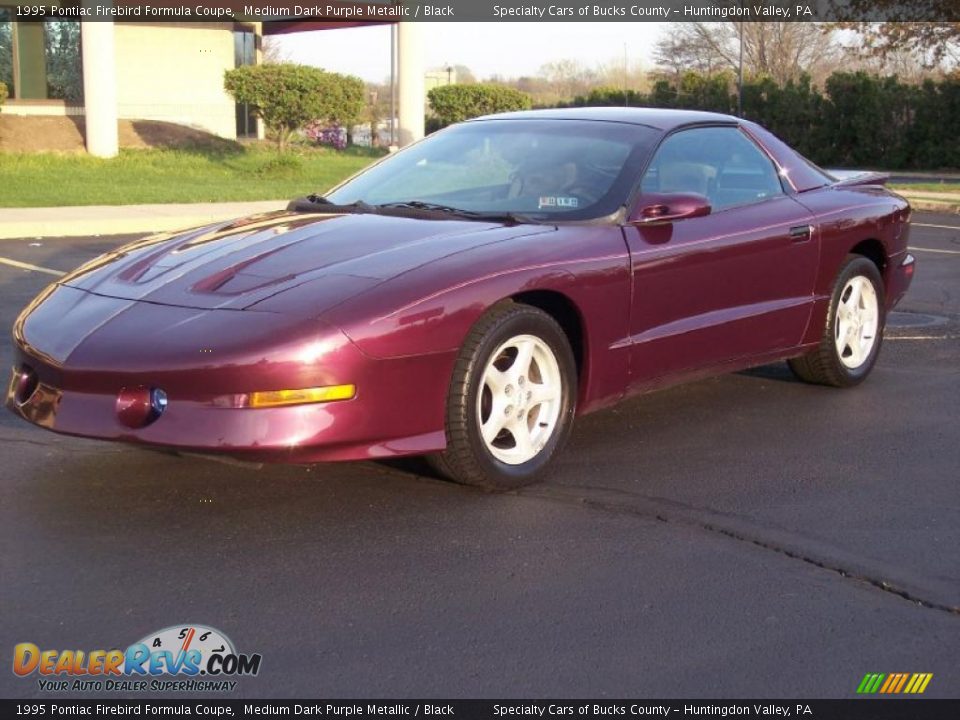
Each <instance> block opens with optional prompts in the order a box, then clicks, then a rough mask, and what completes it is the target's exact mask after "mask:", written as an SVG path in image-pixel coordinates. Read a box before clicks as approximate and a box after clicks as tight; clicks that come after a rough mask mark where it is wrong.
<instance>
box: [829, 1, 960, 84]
mask: <svg viewBox="0 0 960 720" xmlns="http://www.w3.org/2000/svg"><path fill="white" fill-rule="evenodd" d="M872 1H873V0H871V2H872ZM932 1H933V2H934V3H935V2H936V0H932ZM854 2H857V0H854ZM877 4H878V6H881V7H882V6H884V5H889V3H887V2H885V0H877ZM837 27H838V28H840V29H844V30H854V31H855V32H856V33H857V34H858V36H859V40H860V44H859V46H858V47H859V49H860V51H861V52H863V53H865V54H867V55H871V56H873V57H876V58H880V59H881V60H888V59H891V58H894V59H895V61H897V62H903V59H904V58H905V57H911V56H912V58H913V59H914V60H916V61H917V62H919V63H920V64H921V65H923V66H924V67H926V68H935V67H938V66H939V67H944V66H947V67H949V66H955V65H956V64H957V63H960V22H940V23H936V22H882V23H869V22H848V23H837ZM898 57H899V59H897V58H898Z"/></svg>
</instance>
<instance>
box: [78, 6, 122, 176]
mask: <svg viewBox="0 0 960 720" xmlns="http://www.w3.org/2000/svg"><path fill="white" fill-rule="evenodd" d="M113 32H114V29H113V22H100V21H97V22H84V23H80V45H81V48H82V54H83V104H84V108H85V113H86V129H87V131H86V136H87V152H89V153H90V154H91V155H95V156H97V157H113V156H115V155H116V154H117V152H118V148H119V140H118V137H117V68H116V62H117V56H116V47H115V44H114V35H113Z"/></svg>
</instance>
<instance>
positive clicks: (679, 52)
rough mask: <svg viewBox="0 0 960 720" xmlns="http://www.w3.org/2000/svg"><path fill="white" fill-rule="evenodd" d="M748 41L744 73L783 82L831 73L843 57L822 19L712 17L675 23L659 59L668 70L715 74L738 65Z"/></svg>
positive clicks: (659, 46) (658, 52)
mask: <svg viewBox="0 0 960 720" xmlns="http://www.w3.org/2000/svg"><path fill="white" fill-rule="evenodd" d="M741 40H742V42H743V65H744V72H745V73H747V74H748V75H767V76H769V77H771V78H773V79H774V80H775V81H776V82H778V83H781V84H782V83H785V82H787V81H788V80H793V79H796V78H797V77H799V76H800V74H801V73H809V74H810V75H812V76H813V77H814V78H815V79H818V78H820V77H822V76H824V75H826V74H828V73H829V71H830V70H831V69H832V67H833V66H834V63H835V61H836V59H837V57H838V46H837V44H836V42H835V40H834V38H833V35H832V33H831V32H830V31H829V29H828V28H826V27H824V26H823V24H821V23H800V22H749V23H739V22H713V23H700V22H697V23H676V24H674V27H673V28H672V29H671V30H670V32H669V33H668V34H667V36H666V37H664V38H663V39H662V40H661V41H660V42H659V43H658V44H657V49H656V54H655V58H656V60H657V63H658V65H660V67H661V68H662V69H664V70H666V71H668V72H672V73H675V74H679V73H681V72H683V71H684V70H697V71H700V72H704V73H713V72H717V71H719V70H725V69H731V70H734V71H735V70H736V69H737V68H738V66H739V62H740V42H741Z"/></svg>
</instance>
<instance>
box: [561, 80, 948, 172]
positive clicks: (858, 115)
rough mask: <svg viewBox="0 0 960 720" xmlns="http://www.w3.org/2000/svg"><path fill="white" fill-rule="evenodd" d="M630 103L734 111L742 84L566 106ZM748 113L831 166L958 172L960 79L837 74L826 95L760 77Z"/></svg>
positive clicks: (805, 83) (662, 85)
mask: <svg viewBox="0 0 960 720" xmlns="http://www.w3.org/2000/svg"><path fill="white" fill-rule="evenodd" d="M625 104H627V105H631V106H644V105H645V106H649V107H663V108H685V109H691V110H712V111H715V112H725V113H735V112H736V108H737V84H736V80H735V79H734V78H733V76H732V75H730V74H729V73H718V74H715V75H704V74H701V73H695V72H687V73H684V74H683V75H682V76H681V77H680V78H679V79H669V80H667V79H661V80H659V81H657V82H656V83H655V84H654V86H653V89H652V90H651V91H650V93H649V94H647V95H643V94H641V93H637V92H634V91H629V92H628V94H627V96H626V97H624V93H623V90H617V89H612V88H598V89H595V90H593V91H591V92H590V93H589V94H588V95H582V96H578V97H577V98H575V99H574V100H573V101H572V102H570V103H566V105H573V106H589V105H619V106H623V105H625ZM743 114H744V117H746V118H748V119H750V120H753V121H755V122H758V123H760V124H761V125H763V126H765V127H767V128H768V129H770V130H771V131H772V132H774V133H776V134H777V135H779V136H780V137H781V138H782V139H783V140H784V141H785V142H787V143H788V144H789V145H791V146H792V147H794V148H796V149H797V150H798V151H799V152H800V153H801V154H803V155H805V156H806V157H808V158H810V159H811V160H813V161H814V162H816V163H818V164H820V165H823V166H825V167H861V168H863V167H879V168H883V169H886V170H931V169H946V168H960V76H957V75H956V74H955V75H952V76H948V77H947V78H945V79H943V80H939V81H934V80H927V81H926V82H924V83H923V84H922V85H920V86H916V85H910V84H907V83H903V82H901V81H900V80H898V79H897V78H896V77H892V76H891V77H880V76H877V75H871V74H869V73H865V72H852V73H851V72H835V73H834V74H833V75H831V76H830V77H829V78H828V79H827V81H826V83H825V84H824V87H823V89H822V90H821V89H818V88H816V87H814V86H813V85H812V83H811V80H810V78H809V77H806V76H804V77H801V78H800V79H798V80H796V81H790V82H787V83H786V84H785V85H778V84H777V83H776V82H774V81H773V80H772V79H771V78H768V77H755V78H750V79H747V80H746V81H745V82H744V85H743Z"/></svg>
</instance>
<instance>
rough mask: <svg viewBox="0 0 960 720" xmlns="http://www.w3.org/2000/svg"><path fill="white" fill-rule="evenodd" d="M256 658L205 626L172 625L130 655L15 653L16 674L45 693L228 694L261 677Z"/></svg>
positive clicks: (26, 647)
mask: <svg viewBox="0 0 960 720" xmlns="http://www.w3.org/2000/svg"><path fill="white" fill-rule="evenodd" d="M260 660H261V656H260V655H259V654H258V653H253V654H243V653H238V652H237V651H236V649H235V648H234V645H233V643H232V642H231V641H230V639H229V638H228V637H227V636H226V635H224V634H223V633H222V632H220V631H219V630H216V629H214V628H211V627H207V626H205V625H196V624H184V625H173V626H171V627H168V628H164V629H163V630H160V631H159V632H156V633H151V634H150V635H147V636H146V637H145V638H143V639H142V640H140V641H139V642H135V643H133V644H132V645H129V646H128V647H127V648H126V650H120V649H112V650H89V651H84V650H41V649H40V648H39V647H38V646H37V645H35V644H33V643H28V642H27V643H19V644H17V645H16V646H15V647H14V649H13V672H14V674H16V675H19V676H20V677H24V678H26V677H31V676H34V675H36V676H38V677H37V683H38V686H39V689H40V690H42V691H47V692H64V691H66V692H70V691H88V692H89V691H111V690H112V691H119V692H144V691H150V692H157V691H160V692H198V691H209V692H230V691H232V690H235V689H236V687H237V683H238V681H237V680H235V679H233V678H236V677H240V676H244V675H256V674H257V673H258V672H260Z"/></svg>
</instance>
